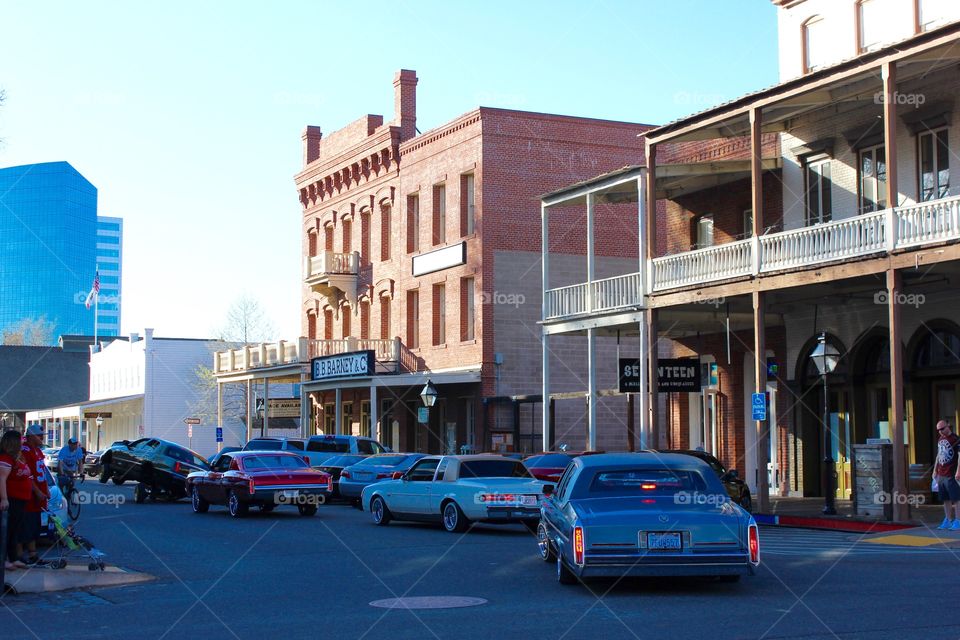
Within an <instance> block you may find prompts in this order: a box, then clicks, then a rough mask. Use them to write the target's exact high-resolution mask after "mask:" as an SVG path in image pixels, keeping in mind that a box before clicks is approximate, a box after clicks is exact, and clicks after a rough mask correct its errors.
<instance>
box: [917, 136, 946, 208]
mask: <svg viewBox="0 0 960 640" xmlns="http://www.w3.org/2000/svg"><path fill="white" fill-rule="evenodd" d="M917 142H918V145H919V150H918V153H917V160H918V162H917V164H918V167H917V168H918V170H919V174H920V200H921V201H925V200H936V199H938V198H946V197H947V196H948V195H950V148H949V147H948V146H947V130H946V129H940V130H938V131H928V132H927V133H921V134H920V135H919V136H918V141H917Z"/></svg>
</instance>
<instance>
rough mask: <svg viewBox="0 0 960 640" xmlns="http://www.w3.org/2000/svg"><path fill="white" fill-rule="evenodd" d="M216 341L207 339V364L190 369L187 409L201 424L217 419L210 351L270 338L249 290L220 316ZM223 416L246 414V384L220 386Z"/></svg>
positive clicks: (260, 309) (266, 322)
mask: <svg viewBox="0 0 960 640" xmlns="http://www.w3.org/2000/svg"><path fill="white" fill-rule="evenodd" d="M215 333H216V336H217V341H216V342H213V343H211V349H210V359H209V364H202V365H200V366H198V367H197V369H196V371H195V372H194V377H195V379H194V392H195V393H194V395H195V401H194V402H193V403H192V406H191V412H192V413H193V416H194V417H197V418H200V419H201V420H202V421H203V424H216V422H217V378H216V375H214V371H213V366H212V365H213V357H214V356H213V354H214V353H216V352H218V351H227V350H229V349H237V348H240V347H242V346H244V345H247V344H254V343H259V342H267V341H270V340H273V338H274V329H273V325H272V324H271V323H270V320H269V319H268V318H267V315H266V313H265V312H264V310H263V307H262V306H261V305H260V302H259V301H258V300H257V299H256V298H254V297H253V296H251V295H250V294H249V293H243V294H241V295H240V296H239V297H238V298H237V299H235V300H234V301H233V303H232V304H231V305H230V308H229V309H227V313H226V316H225V319H224V324H223V326H221V327H220V328H219V329H216V331H215ZM222 391H223V398H222V402H223V415H224V417H238V418H239V419H240V420H241V421H245V420H246V416H247V386H246V384H231V385H229V386H224V387H223V389H222Z"/></svg>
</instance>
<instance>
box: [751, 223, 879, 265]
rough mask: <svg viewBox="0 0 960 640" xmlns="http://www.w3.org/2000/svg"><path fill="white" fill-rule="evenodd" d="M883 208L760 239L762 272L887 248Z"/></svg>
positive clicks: (857, 255)
mask: <svg viewBox="0 0 960 640" xmlns="http://www.w3.org/2000/svg"><path fill="white" fill-rule="evenodd" d="M885 217H886V216H885V214H884V212H883V211H877V212H874V213H867V214H864V215H862V216H856V217H853V218H846V219H844V220H837V221H835V222H827V223H825V224H817V225H813V226H811V227H803V228H801V229H792V230H790V231H781V232H780V233H774V234H770V235H767V236H761V238H760V271H780V270H782V269H793V268H797V267H806V266H809V265H812V264H818V263H821V262H830V261H832V260H842V259H844V258H855V257H859V256H864V255H868V254H871V253H876V252H878V251H884V250H885V249H886V235H885V233H884V226H885V225H884V219H885Z"/></svg>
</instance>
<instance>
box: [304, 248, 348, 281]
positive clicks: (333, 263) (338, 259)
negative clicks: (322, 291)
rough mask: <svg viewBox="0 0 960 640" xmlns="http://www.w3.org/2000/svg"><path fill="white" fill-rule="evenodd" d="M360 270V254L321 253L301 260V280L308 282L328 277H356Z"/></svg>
mask: <svg viewBox="0 0 960 640" xmlns="http://www.w3.org/2000/svg"><path fill="white" fill-rule="evenodd" d="M359 268H360V254H359V253H357V252H356V251H353V252H351V253H334V252H333V251H321V252H320V254H319V255H316V256H307V257H305V258H304V260H303V279H304V280H310V279H311V278H317V277H322V276H330V275H354V276H355V275H357V273H359Z"/></svg>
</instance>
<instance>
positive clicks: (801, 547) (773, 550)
mask: <svg viewBox="0 0 960 640" xmlns="http://www.w3.org/2000/svg"><path fill="white" fill-rule="evenodd" d="M877 535H878V534H859V533H846V532H840V531H815V530H810V529H792V528H789V527H760V554H761V555H763V554H771V555H778V556H805V557H821V558H839V557H847V556H854V557H863V556H879V555H891V554H894V555H933V554H953V555H956V556H957V557H960V548H957V547H953V548H948V547H945V546H944V545H931V546H929V547H907V546H896V545H890V544H876V543H872V542H867V540H870V539H876V537H877Z"/></svg>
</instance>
